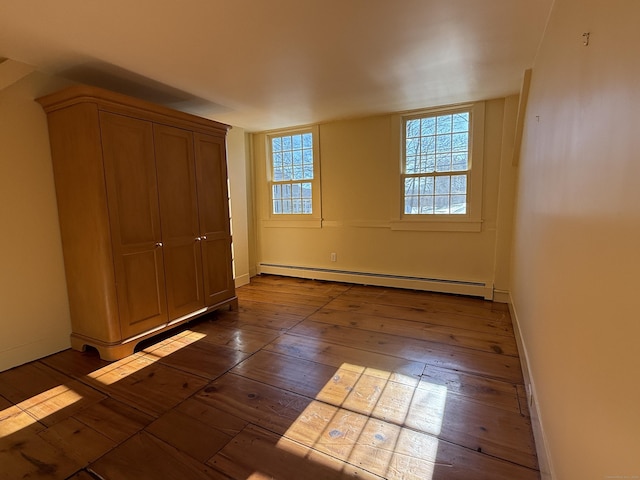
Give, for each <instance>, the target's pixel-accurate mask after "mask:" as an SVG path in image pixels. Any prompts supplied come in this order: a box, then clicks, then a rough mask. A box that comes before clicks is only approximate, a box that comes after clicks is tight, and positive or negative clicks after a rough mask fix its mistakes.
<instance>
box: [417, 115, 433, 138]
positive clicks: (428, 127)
mask: <svg viewBox="0 0 640 480" xmlns="http://www.w3.org/2000/svg"><path fill="white" fill-rule="evenodd" d="M435 134H436V119H435V117H428V118H423V119H421V120H420V135H421V136H425V135H435Z"/></svg>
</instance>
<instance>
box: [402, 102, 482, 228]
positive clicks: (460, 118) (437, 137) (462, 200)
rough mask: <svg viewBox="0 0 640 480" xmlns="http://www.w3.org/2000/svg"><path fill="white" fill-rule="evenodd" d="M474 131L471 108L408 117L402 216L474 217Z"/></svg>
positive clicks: (404, 128) (404, 134) (404, 123)
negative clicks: (472, 169) (472, 182)
mask: <svg viewBox="0 0 640 480" xmlns="http://www.w3.org/2000/svg"><path fill="white" fill-rule="evenodd" d="M472 130H473V124H472V109H469V108H465V109H454V110H451V109H448V110H442V111H437V112H433V113H422V114H417V115H412V116H409V117H404V118H403V121H402V162H401V175H400V180H401V192H402V193H401V197H402V207H401V208H402V216H406V217H407V218H416V217H421V218H422V217H438V218H442V217H444V216H450V217H451V218H460V217H468V216H469V211H470V183H471V181H470V180H471V177H472V175H471V152H472V150H473V146H472ZM416 184H417V185H416ZM446 184H448V188H447V189H446V191H445V190H444V186H445V185H446ZM454 184H455V186H454ZM462 186H464V188H462Z"/></svg>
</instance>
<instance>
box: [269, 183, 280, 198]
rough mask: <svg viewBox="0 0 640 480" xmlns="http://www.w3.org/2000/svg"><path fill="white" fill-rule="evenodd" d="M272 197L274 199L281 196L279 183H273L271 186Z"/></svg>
mask: <svg viewBox="0 0 640 480" xmlns="http://www.w3.org/2000/svg"><path fill="white" fill-rule="evenodd" d="M271 196H272V198H273V199H274V200H276V199H278V198H282V187H281V186H280V185H274V186H273V188H272V195H271Z"/></svg>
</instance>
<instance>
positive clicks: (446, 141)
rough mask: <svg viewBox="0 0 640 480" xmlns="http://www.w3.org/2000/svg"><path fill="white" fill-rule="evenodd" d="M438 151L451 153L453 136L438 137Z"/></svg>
mask: <svg viewBox="0 0 640 480" xmlns="http://www.w3.org/2000/svg"><path fill="white" fill-rule="evenodd" d="M436 150H437V151H438V153H442V152H450V151H451V135H438V136H437V137H436Z"/></svg>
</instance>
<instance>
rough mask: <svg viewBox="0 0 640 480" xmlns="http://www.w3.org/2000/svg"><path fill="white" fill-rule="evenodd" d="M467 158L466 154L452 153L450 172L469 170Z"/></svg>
mask: <svg viewBox="0 0 640 480" xmlns="http://www.w3.org/2000/svg"><path fill="white" fill-rule="evenodd" d="M468 158H469V156H468V155H467V154H466V153H454V154H453V156H452V160H453V162H452V166H451V170H455V171H460V170H467V169H468V168H469V162H468Z"/></svg>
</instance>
